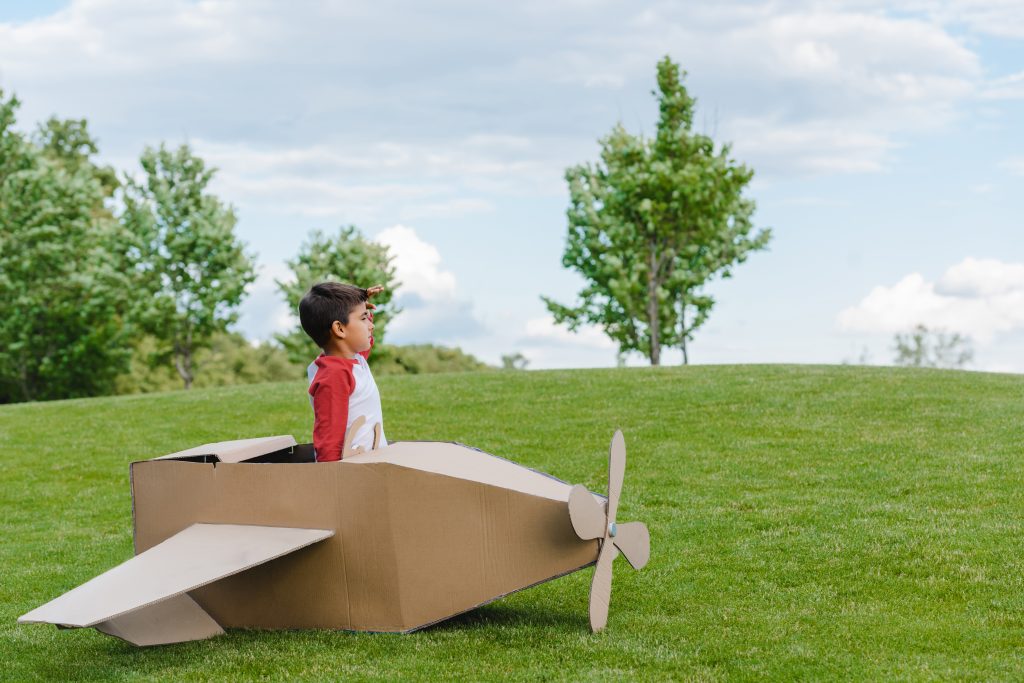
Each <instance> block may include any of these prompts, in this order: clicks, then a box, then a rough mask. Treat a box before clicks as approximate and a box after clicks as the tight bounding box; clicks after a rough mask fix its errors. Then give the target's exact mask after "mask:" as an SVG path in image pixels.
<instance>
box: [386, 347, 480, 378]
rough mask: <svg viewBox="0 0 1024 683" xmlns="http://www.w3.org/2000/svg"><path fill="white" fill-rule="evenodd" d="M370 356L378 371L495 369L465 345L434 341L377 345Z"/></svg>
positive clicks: (424, 372)
mask: <svg viewBox="0 0 1024 683" xmlns="http://www.w3.org/2000/svg"><path fill="white" fill-rule="evenodd" d="M370 360H371V361H372V362H373V363H374V366H373V374H374V375H427V374H434V373H438V372H472V371H475V370H490V369H492V368H491V366H489V365H487V364H486V363H482V362H481V361H479V360H477V359H476V358H475V357H474V356H472V355H470V354H468V353H466V352H464V351H463V350H462V349H459V348H454V349H453V348H447V347H444V346H435V345H433V344H408V345H403V346H393V345H390V344H388V345H380V346H375V347H374V349H373V353H371V354H370Z"/></svg>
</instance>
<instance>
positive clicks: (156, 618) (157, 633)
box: [93, 593, 224, 645]
mask: <svg viewBox="0 0 1024 683" xmlns="http://www.w3.org/2000/svg"><path fill="white" fill-rule="evenodd" d="M93 628H95V629H96V630H97V631H101V632H102V633H106V634H107V635H111V636H114V637H115V638H120V639H121V640H126V641H128V642H129V643H131V644H132V645H167V644H170V643H184V642H187V641H190V640H202V639H204V638H212V637H213V636H219V635H220V634H222V633H224V629H222V628H221V627H220V624H218V623H217V622H216V621H214V620H213V619H212V618H211V617H210V615H209V614H207V613H206V612H204V611H203V609H202V608H201V607H200V606H199V605H197V604H196V601H195V600H193V599H192V598H190V597H189V596H188V594H187V593H183V594H181V595H177V596H175V597H173V598H168V599H167V600H164V601H163V602H158V603H156V604H155V605H151V606H149V607H144V608H142V609H137V610H135V611H134V612H128V613H127V614H122V615H121V616H119V617H116V618H114V619H108V620H107V621H101V622H100V623H98V624H94V625H93Z"/></svg>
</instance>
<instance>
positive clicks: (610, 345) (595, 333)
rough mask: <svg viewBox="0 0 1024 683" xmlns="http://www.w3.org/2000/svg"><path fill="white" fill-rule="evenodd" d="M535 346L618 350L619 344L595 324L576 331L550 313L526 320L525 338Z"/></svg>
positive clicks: (583, 326) (581, 327)
mask: <svg viewBox="0 0 1024 683" xmlns="http://www.w3.org/2000/svg"><path fill="white" fill-rule="evenodd" d="M522 341H523V342H524V343H525V344H529V345H534V346H545V345H559V346H572V347H585V348H588V349H608V350H612V351H614V350H616V349H618V345H617V344H615V342H613V341H612V340H611V339H609V338H608V336H607V335H605V333H604V332H602V331H601V330H600V328H598V327H596V326H594V325H582V326H580V328H579V329H578V330H577V331H576V332H572V331H570V330H569V328H568V327H566V326H564V325H559V324H557V323H556V322H555V319H554V318H553V317H551V316H550V315H546V316H544V317H541V318H533V319H531V320H527V321H526V325H525V328H524V335H523V340H522Z"/></svg>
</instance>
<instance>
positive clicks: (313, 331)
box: [299, 282, 369, 348]
mask: <svg viewBox="0 0 1024 683" xmlns="http://www.w3.org/2000/svg"><path fill="white" fill-rule="evenodd" d="M368 299H369V297H367V296H366V290H365V289H363V288H362V287H356V286H354V285H344V284H342V283H340V282H320V283H318V284H315V285H313V286H312V287H310V288H309V291H308V292H306V295H305V296H304V297H302V301H300V302H299V322H300V323H302V329H303V330H305V332H306V334H308V335H309V336H310V338H311V339H312V340H313V341H315V342H316V345H317V346H319V347H320V348H324V346H326V344H327V340H328V339H330V338H331V325H333V324H334V321H335V320H337V321H339V322H341V324H342V325H348V314H349V313H351V312H352V309H353V308H355V307H356V306H358V305H359V304H361V303H363V302H364V301H367V300H368Z"/></svg>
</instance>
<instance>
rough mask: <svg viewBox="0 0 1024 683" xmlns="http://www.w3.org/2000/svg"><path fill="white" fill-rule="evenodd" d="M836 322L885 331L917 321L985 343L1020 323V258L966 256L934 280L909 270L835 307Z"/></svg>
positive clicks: (1023, 286) (1023, 301) (1023, 269)
mask: <svg viewBox="0 0 1024 683" xmlns="http://www.w3.org/2000/svg"><path fill="white" fill-rule="evenodd" d="M837 324H838V326H839V328H840V329H841V330H844V331H849V332H871V333H889V334H892V333H897V332H905V331H908V330H910V329H911V328H913V327H914V326H915V325H918V324H922V325H925V326H927V327H929V328H933V329H941V330H947V331H950V332H959V333H961V334H964V335H966V336H970V337H973V338H974V339H976V340H977V341H979V342H981V343H983V344H987V343H990V342H991V341H992V340H993V339H994V338H995V337H996V336H997V335H999V334H1003V333H1008V332H1013V331H1016V330H1021V329H1024V264H1019V263H1004V262H1001V261H998V260H995V259H984V260H981V259H974V258H967V259H965V260H964V261H962V262H960V263H958V264H956V265H954V266H952V267H950V268H949V269H947V270H946V272H945V273H943V275H942V277H941V278H939V281H938V282H937V283H936V282H929V281H928V280H926V279H925V278H924V277H923V276H922V275H921V274H919V273H911V274H910V275H907V276H906V277H904V278H902V279H901V280H900V281H899V282H897V283H896V284H895V285H893V286H891V287H886V286H878V287H875V288H874V289H872V290H871V292H870V293H869V294H868V295H867V296H866V297H864V299H863V300H861V302H860V303H858V304H857V305H856V306H852V307H850V308H847V309H845V310H843V311H842V312H840V313H839V316H838V318H837Z"/></svg>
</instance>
